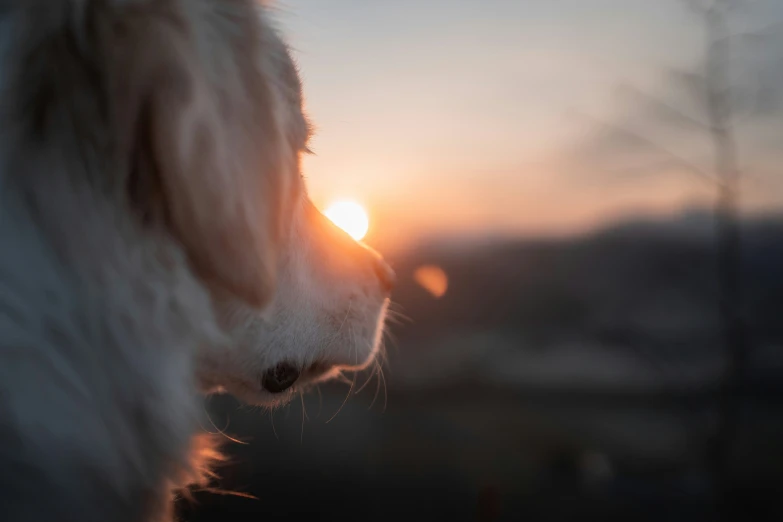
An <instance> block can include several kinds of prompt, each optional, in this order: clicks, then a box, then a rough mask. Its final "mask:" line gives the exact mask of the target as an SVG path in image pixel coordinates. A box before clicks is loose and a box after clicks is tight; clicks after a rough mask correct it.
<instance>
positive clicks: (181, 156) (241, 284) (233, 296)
mask: <svg viewBox="0 0 783 522" xmlns="http://www.w3.org/2000/svg"><path fill="white" fill-rule="evenodd" d="M96 3H97V2H96ZM100 4H101V5H104V6H105V5H108V4H113V7H112V9H114V11H113V14H114V18H113V25H109V28H110V31H108V34H101V35H100V36H101V38H110V39H111V45H109V46H106V48H107V49H111V53H110V55H109V56H108V57H107V58H108V59H107V61H106V63H107V64H109V65H108V67H109V68H110V69H111V71H112V74H110V76H109V78H110V88H111V90H110V92H111V94H112V96H111V99H113V100H115V103H114V104H113V110H114V112H113V114H114V121H115V123H116V125H117V128H116V133H117V136H119V138H120V141H119V143H120V145H121V147H120V151H121V153H123V154H124V155H125V157H127V158H131V160H132V161H131V163H132V167H131V172H130V174H129V179H130V182H129V186H130V188H131V191H130V192H131V199H132V205H133V207H134V208H135V209H136V211H137V212H139V215H140V216H141V218H142V219H144V220H147V221H149V222H150V223H152V225H151V226H155V224H157V223H162V224H163V226H164V227H165V229H166V230H167V231H168V233H170V234H171V235H172V236H174V238H175V239H176V240H177V241H178V242H180V243H181V245H182V246H183V247H184V249H185V251H186V252H187V255H188V258H189V261H190V264H191V266H192V268H193V270H194V271H195V273H196V274H198V276H199V278H200V279H201V280H203V281H204V283H205V284H206V286H207V287H208V288H209V290H210V293H211V294H212V296H213V300H214V303H215V309H216V313H217V316H218V320H219V322H220V324H221V326H222V327H223V329H224V331H226V332H227V333H228V334H229V337H230V339H231V342H229V343H226V344H224V345H220V346H209V347H206V348H204V349H203V350H201V352H200V353H199V361H198V368H199V371H198V374H199V379H200V381H201V383H202V385H203V386H204V387H205V388H207V389H214V388H223V389H225V390H227V391H229V392H231V393H233V394H235V395H237V396H238V397H239V398H241V399H243V400H245V401H247V402H251V403H255V404H264V405H272V404H276V403H279V402H282V401H284V400H286V399H287V398H289V397H290V396H291V395H292V394H293V393H294V391H295V390H298V389H301V388H302V387H303V386H306V385H307V384H309V383H312V382H315V381H318V380H322V379H324V378H327V377H328V376H330V375H333V374H334V373H336V372H339V371H341V370H344V369H358V368H362V367H364V366H366V365H367V364H369V362H370V361H371V360H372V358H373V356H374V354H375V352H376V350H377V347H378V343H379V338H380V332H381V330H382V327H383V321H384V315H385V310H386V304H387V301H388V294H389V291H390V289H391V285H392V282H393V278H394V275H393V272H392V271H391V269H390V268H389V267H388V266H387V265H386V264H385V263H384V262H383V260H382V259H381V258H380V256H379V255H378V254H377V253H375V252H374V251H372V250H371V249H369V248H367V247H365V246H363V245H362V244H360V243H358V242H356V241H354V240H353V239H351V238H350V237H349V236H348V235H347V234H345V233H344V232H343V231H341V230H339V229H338V228H337V227H336V226H334V225H333V224H332V223H331V222H330V221H329V220H328V219H327V218H325V217H324V216H323V215H322V214H321V213H320V212H319V211H318V210H317V209H316V208H315V207H314V206H313V204H312V203H311V202H310V200H309V199H308V196H307V193H306V190H305V187H304V183H303V180H302V177H301V173H300V169H299V165H300V162H299V156H300V155H301V154H302V153H303V152H304V151H305V150H306V142H307V138H308V128H309V126H308V123H307V121H306V118H305V116H304V114H303V109H302V91H301V83H300V79H299V75H298V72H297V69H296V67H295V64H294V62H293V60H292V58H291V56H290V53H289V50H288V48H287V47H286V46H285V44H284V43H283V41H282V40H281V39H280V37H279V35H278V33H277V32H276V31H275V30H274V28H273V27H272V26H271V23H270V21H269V19H268V15H267V13H266V10H265V8H263V7H262V6H259V5H256V3H255V2H253V0H154V1H153V0H146V1H145V0H135V1H123V2H120V1H119V0H115V1H114V2H109V3H107V2H100Z"/></svg>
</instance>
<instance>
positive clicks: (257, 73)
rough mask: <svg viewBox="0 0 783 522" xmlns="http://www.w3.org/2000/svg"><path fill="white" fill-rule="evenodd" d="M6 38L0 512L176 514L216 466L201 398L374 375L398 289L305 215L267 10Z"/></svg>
mask: <svg viewBox="0 0 783 522" xmlns="http://www.w3.org/2000/svg"><path fill="white" fill-rule="evenodd" d="M0 24H1V27H0V52H1V53H2V54H1V55H0V60H1V61H0V67H2V70H3V75H2V76H0V89H1V91H2V97H0V100H2V101H0V133H2V134H1V135H0V249H1V250H2V255H0V332H1V333H2V335H0V518H2V519H3V520H4V521H6V522H22V521H25V522H26V521H40V520H63V521H79V522H105V521H107V520H112V521H119V522H126V521H127V522H138V521H165V520H169V518H170V516H171V509H170V506H171V498H172V491H175V490H177V489H178V488H181V487H183V486H185V485H186V484H187V483H188V482H192V481H198V480H201V479H202V477H203V476H204V475H205V474H208V473H209V469H208V466H209V464H210V461H212V460H213V459H215V458H218V455H217V453H216V452H215V450H214V448H213V447H212V446H211V445H209V444H206V443H205V440H206V439H205V438H203V437H202V434H203V429H202V428H201V426H202V425H203V424H202V418H201V416H202V415H203V409H202V405H201V402H200V401H201V399H200V394H201V393H211V392H214V391H226V392H229V393H232V394H234V395H236V396H237V397H238V398H240V399H241V400H243V401H245V402H248V403H251V404H256V405H262V406H268V407H274V406H276V405H279V404H283V403H285V402H286V401H287V400H289V399H290V398H291V397H292V396H294V395H295V394H296V393H298V392H300V391H302V390H304V389H306V388H307V387H308V386H310V385H311V384H313V383H316V382H319V381H321V380H325V379H328V378H330V377H332V376H334V375H335V374H337V373H339V372H343V371H352V370H358V369H362V368H364V367H366V366H367V365H368V364H371V362H372V361H373V360H374V359H375V357H376V353H377V351H378V346H379V339H380V336H381V332H382V329H383V324H384V318H385V314H386V309H387V304H388V298H389V293H390V290H391V287H392V285H393V282H394V273H393V272H392V270H391V269H390V268H389V266H388V265H387V264H386V263H385V262H384V261H383V260H382V259H381V257H380V256H379V255H378V254H377V253H376V252H374V251H372V250H371V249H369V248H368V247H366V246H364V245H362V244H360V243H358V242H356V241H354V240H353V239H351V238H350V237H348V236H347V234H345V233H343V232H342V231H341V230H339V229H338V228H336V227H335V226H334V225H332V224H331V223H330V222H329V220H328V219H326V218H325V217H324V216H323V215H322V214H321V213H320V212H319V211H318V210H317V209H316V208H315V207H314V205H313V204H312V203H311V202H310V200H309V199H308V196H307V193H306V189H305V186H304V182H303V180H302V176H301V172H300V156H301V155H302V154H304V153H306V152H307V143H308V139H309V134H310V130H309V129H310V125H309V124H308V121H307V119H306V116H305V114H304V112H303V100H302V86H301V83H300V79H299V74H298V71H297V68H296V66H295V63H294V61H293V60H292V57H291V53H290V52H289V49H288V48H287V46H286V45H285V44H284V42H283V40H282V39H281V37H280V35H279V32H278V31H277V29H276V28H275V27H274V23H273V20H272V17H271V16H270V12H269V7H268V6H265V5H261V4H258V3H256V2H254V1H253V0H0ZM205 466H206V467H205Z"/></svg>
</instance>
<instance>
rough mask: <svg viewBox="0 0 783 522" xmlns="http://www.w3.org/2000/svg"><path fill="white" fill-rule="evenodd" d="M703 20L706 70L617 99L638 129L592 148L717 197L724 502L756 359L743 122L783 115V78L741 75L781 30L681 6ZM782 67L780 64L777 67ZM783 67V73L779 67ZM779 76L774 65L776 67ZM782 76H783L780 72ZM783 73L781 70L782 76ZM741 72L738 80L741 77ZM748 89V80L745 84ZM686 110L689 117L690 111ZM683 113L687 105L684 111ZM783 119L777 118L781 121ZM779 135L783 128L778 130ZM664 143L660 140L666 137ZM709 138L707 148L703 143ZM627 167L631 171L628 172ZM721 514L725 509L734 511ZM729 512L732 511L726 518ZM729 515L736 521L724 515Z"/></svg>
mask: <svg viewBox="0 0 783 522" xmlns="http://www.w3.org/2000/svg"><path fill="white" fill-rule="evenodd" d="M681 2H682V5H683V6H684V7H685V8H687V10H688V11H690V13H692V14H693V15H695V17H696V19H697V20H698V22H699V24H700V26H701V28H702V30H703V32H704V38H705V43H704V48H703V55H702V58H701V63H700V64H699V65H698V66H697V67H696V68H695V69H694V70H693V71H682V70H675V69H673V70H670V71H669V74H668V80H669V81H668V83H667V85H668V87H670V88H671V90H672V92H671V93H669V94H672V93H673V96H668V97H667V96H656V95H651V94H648V93H645V92H643V91H641V90H639V89H637V88H634V87H629V86H625V87H623V88H621V89H620V91H619V94H620V95H622V96H623V98H624V99H625V100H627V101H630V102H631V104H632V106H633V108H634V113H635V114H636V115H637V116H640V121H639V122H637V123H640V127H639V126H637V128H636V129H634V128H632V127H631V125H630V123H629V122H626V121H624V122H622V123H617V124H615V123H603V124H602V125H601V126H602V130H601V132H600V134H599V135H598V139H597V140H596V139H593V140H591V142H590V143H589V144H588V147H592V148H593V149H592V150H591V152H590V153H591V154H592V155H593V156H594V157H595V156H600V157H601V158H604V159H605V158H610V159H612V160H613V161H615V162H617V161H618V160H619V161H622V156H624V157H625V159H629V154H630V158H632V159H633V161H634V162H635V163H634V164H633V165H631V167H632V169H633V170H646V171H652V172H662V171H666V170H676V171H680V172H682V171H687V172H690V173H693V174H696V175H698V176H699V177H701V178H704V179H705V180H707V181H708V183H710V184H711V186H713V187H714V189H715V206H714V217H715V238H716V260H717V266H716V269H717V270H716V273H717V276H718V281H717V283H718V285H717V287H718V289H719V303H718V306H719V308H718V309H719V314H720V327H721V329H722V335H721V337H722V339H723V348H724V350H725V356H726V357H725V366H724V373H723V376H722V379H721V382H720V383H719V392H718V397H717V408H718V417H717V419H718V421H717V425H716V429H715V431H714V434H713V435H714V436H713V438H712V440H711V445H710V448H709V449H710V451H709V452H708V455H709V464H710V468H711V469H712V471H713V474H714V479H715V481H716V488H717V490H716V493H717V495H718V498H719V499H722V501H727V499H728V498H729V495H728V493H729V488H730V480H731V473H730V471H731V470H730V468H731V456H732V448H733V445H734V441H735V438H736V431H737V425H738V407H739V394H740V392H741V389H742V387H743V376H744V375H745V373H746V366H747V357H748V350H749V348H750V347H749V346H748V339H747V337H746V335H745V332H744V329H743V318H742V309H743V296H742V288H743V284H742V280H741V278H742V261H741V250H742V249H741V229H740V181H741V176H742V172H741V167H740V161H739V151H738V149H739V142H738V136H737V130H736V127H737V122H738V121H739V119H742V120H743V123H747V122H748V121H749V120H756V121H761V120H763V119H764V118H765V117H767V116H768V115H769V114H770V113H773V112H776V111H779V109H780V106H781V100H783V78H779V77H778V76H779V75H780V74H779V73H775V72H770V71H768V70H765V68H764V67H763V66H762V67H756V69H755V70H754V71H753V73H754V74H751V73H750V72H748V71H739V69H738V66H739V65H744V64H745V63H746V62H747V61H748V58H747V57H748V56H749V55H752V54H753V53H754V52H758V51H760V50H764V49H763V43H764V42H765V41H766V39H768V38H769V37H770V36H775V35H777V34H778V33H776V29H777V27H771V28H767V29H766V30H763V31H758V32H754V33H747V34H731V32H730V29H729V20H730V18H731V17H732V16H733V15H734V14H735V10H736V9H737V8H739V7H740V6H742V5H743V4H744V3H745V2H742V1H740V0H681ZM773 63H774V62H773ZM775 65H777V66H778V67H780V65H783V64H781V63H775ZM773 67H774V65H773ZM774 70H778V69H773V71H774ZM780 70H783V68H781V69H780ZM737 73H740V74H737ZM738 79H739V80H741V81H738ZM683 104H685V105H687V106H689V107H690V108H691V110H690V111H687V110H684V109H683V108H681V106H682V105H683ZM678 105H679V106H678ZM778 114H779V113H778ZM778 130H779V129H778ZM655 131H662V132H663V134H664V135H665V137H664V138H663V139H665V138H668V139H670V140H671V139H672V137H675V140H678V141H682V142H684V143H686V146H687V144H693V143H694V142H695V140H702V141H703V142H705V143H706V144H707V145H708V147H707V150H708V152H709V155H710V156H711V158H710V161H709V166H706V167H705V166H702V165H700V164H699V161H693V160H690V159H687V158H686V156H685V155H682V154H681V153H680V152H679V151H676V152H675V151H674V150H672V147H671V146H670V145H661V144H659V140H658V139H656V138H653V137H651V134H654V133H655ZM659 137H660V134H659ZM705 138H706V140H705ZM625 167H628V165H625ZM721 507H723V508H725V507H726V505H722V506H721ZM721 511H722V512H724V513H726V510H725V509H721ZM726 516H730V515H728V514H727V515H726Z"/></svg>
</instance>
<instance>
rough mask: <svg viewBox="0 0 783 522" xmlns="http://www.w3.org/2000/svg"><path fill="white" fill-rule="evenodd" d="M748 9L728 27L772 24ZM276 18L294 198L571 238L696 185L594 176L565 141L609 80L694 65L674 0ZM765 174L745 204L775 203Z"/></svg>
mask: <svg viewBox="0 0 783 522" xmlns="http://www.w3.org/2000/svg"><path fill="white" fill-rule="evenodd" d="M751 3H752V4H753V6H752V10H748V11H747V12H745V13H744V14H743V15H742V16H738V17H737V21H736V27H735V28H736V29H737V30H738V31H742V30H745V29H746V28H748V27H758V26H760V25H759V24H761V23H762V22H763V23H766V22H768V21H770V20H781V21H783V8H781V6H783V2H778V0H766V1H762V0H756V1H753V0H751ZM276 18H277V20H278V23H279V26H280V28H281V30H282V32H283V33H284V34H285V36H286V38H287V39H288V41H289V42H290V44H291V45H292V47H293V50H294V54H295V58H296V59H297V61H298V62H299V65H300V68H301V74H302V77H303V81H304V86H305V96H306V110H307V112H308V114H309V116H310V118H311V120H312V122H313V123H314V125H315V127H316V133H315V136H314V138H313V141H312V143H311V148H312V149H313V150H314V152H315V154H314V155H312V156H308V157H306V158H305V160H304V163H303V168H304V174H305V176H306V178H307V183H308V188H309V191H310V194H311V197H312V198H313V200H314V201H315V202H316V204H318V205H319V206H321V207H324V206H326V205H328V203H329V202H331V201H333V200H337V199H345V198H350V199H354V200H356V201H358V202H360V203H361V204H363V205H364V206H365V207H366V208H367V209H368V211H369V213H370V217H371V236H372V235H373V234H374V235H375V236H378V237H379V236H382V237H383V238H385V239H386V240H387V241H388V242H390V243H397V244H402V243H406V242H410V241H413V240H414V239H415V238H420V237H422V236H425V237H426V236H430V235H439V234H445V235H453V234H458V235H459V234H471V235H475V234H494V233H504V234H507V233H511V234H525V235H529V234H536V235H541V234H544V235H546V234H561V233H573V232H579V231H582V230H587V229H590V228H591V227H594V226H596V225H599V224H601V223H605V222H607V221H610V220H613V219H617V218H620V217H622V216H626V215H629V214H661V213H671V212H677V211H678V210H679V209H681V208H682V207H683V206H690V205H698V204H703V203H706V202H708V201H709V198H710V197H711V194H712V187H711V186H710V185H709V184H705V183H704V181H703V180H699V179H695V178H694V176H690V175H689V174H687V173H686V174H683V173H681V172H680V173H668V174H667V175H650V174H649V173H648V174H647V175H644V176H638V175H633V176H628V175H626V174H617V173H611V174H607V173H606V172H604V171H603V170H602V169H601V168H599V167H596V166H595V165H593V164H592V162H591V161H585V156H584V155H583V154H581V155H580V152H579V151H580V150H583V149H584V144H585V142H587V143H590V142H591V140H592V139H593V135H594V134H595V133H596V129H599V128H601V126H602V125H603V122H615V121H620V122H622V120H621V119H619V118H620V117H623V118H624V117H625V113H623V112H622V110H620V109H619V108H618V107H619V106H620V103H619V102H618V98H617V92H618V86H621V85H634V86H638V87H639V88H641V89H643V90H645V91H648V90H649V91H650V92H657V91H658V90H660V88H661V87H666V85H667V83H666V80H665V76H664V73H665V71H666V70H667V68H671V67H677V68H681V69H688V68H692V67H693V64H695V63H698V58H699V56H701V44H702V42H703V34H702V32H701V31H700V26H699V25H698V24H696V23H695V19H694V17H693V16H691V15H689V14H688V13H687V12H686V11H684V10H683V9H682V5H681V3H679V2H678V1H677V0H655V1H650V0H589V1H588V0H546V1H545V0H481V1H475V0H473V1H466V0H395V1H387V0H330V1H325V0H280V1H278V2H277V7H276ZM762 25H763V24H762ZM781 48H783V46H781ZM781 56H783V53H781ZM672 136H673V135H672ZM680 143H682V141H677V143H675V144H674V145H678V144H680ZM767 165H768V166H770V165H771V168H772V170H774V166H775V165H776V163H775V161H773V160H770V161H768V162H767ZM780 181H783V174H782V175H781V176H780ZM771 183H773V185H768V184H763V185H760V187H754V188H753V189H752V190H748V191H747V193H746V200H745V201H744V204H745V205H746V206H747V208H749V209H761V208H775V207H776V206H780V205H781V204H783V200H781V199H778V198H777V196H775V194H776V192H775V190H772V189H771V188H770V187H775V188H776V189H777V190H778V192H779V193H780V194H783V183H780V182H779V181H778V180H774V179H773V180H772V182H771ZM778 187H779V189H778Z"/></svg>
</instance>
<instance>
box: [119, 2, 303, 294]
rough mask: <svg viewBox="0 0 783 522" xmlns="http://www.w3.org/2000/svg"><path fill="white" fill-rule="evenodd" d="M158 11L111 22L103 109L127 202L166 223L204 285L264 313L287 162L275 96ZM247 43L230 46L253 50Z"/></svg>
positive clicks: (194, 29)
mask: <svg viewBox="0 0 783 522" xmlns="http://www.w3.org/2000/svg"><path fill="white" fill-rule="evenodd" d="M167 3H168V2H161V3H155V2H151V4H154V5H156V6H158V7H157V10H156V11H155V12H153V13H148V14H143V15H139V16H138V17H134V16H125V15H123V16H121V17H118V19H119V21H118V22H117V25H115V26H114V28H113V34H112V36H111V38H112V40H113V44H112V46H111V49H112V54H111V55H110V56H109V60H107V61H108V63H109V64H110V65H109V67H110V69H111V74H110V90H111V93H112V99H113V103H112V107H113V109H114V115H115V118H114V120H115V124H116V125H117V129H116V132H117V135H118V136H119V137H120V142H121V146H120V147H119V150H121V151H123V152H122V153H123V154H125V158H124V159H125V161H126V162H127V165H128V166H129V168H130V172H129V180H130V183H131V185H133V187H135V189H134V191H135V194H133V195H132V198H131V199H132V201H133V204H134V205H135V206H137V207H141V209H142V211H143V212H144V213H145V214H146V215H147V216H148V217H149V216H152V219H154V220H156V221H160V222H163V223H165V226H166V227H167V228H168V230H169V232H170V233H171V234H172V235H173V236H174V237H175V238H176V239H177V240H178V241H179V242H180V243H181V244H182V245H183V246H184V248H185V250H186V252H187V255H188V259H189V261H190V264H191V266H192V268H193V269H194V271H195V272H196V273H197V274H198V276H199V277H201V278H202V279H203V280H204V281H205V282H206V283H207V284H208V285H210V286H211V287H212V288H215V287H218V288H220V289H222V290H227V291H229V292H230V293H232V294H233V295H235V296H237V297H239V298H241V299H242V300H244V301H246V302H247V303H248V304H250V305H252V306H256V307H262V306H264V305H265V304H266V303H267V302H268V301H269V299H270V298H271V297H272V295H273V293H274V283H275V276H276V269H277V249H278V243H279V239H280V228H281V223H280V216H279V213H280V208H279V206H280V201H281V200H282V199H285V197H286V196H285V192H286V191H285V188H286V183H285V179H284V177H283V176H284V174H286V173H287V172H288V170H289V168H290V167H289V168H287V165H284V162H285V161H291V160H287V156H286V154H285V153H284V149H283V147H284V145H285V144H284V140H283V137H282V132H281V131H280V129H279V124H278V122H277V120H276V115H275V113H274V112H273V109H274V107H275V104H274V99H273V96H274V93H273V92H272V89H273V86H272V85H271V84H270V82H269V80H268V79H265V78H264V77H263V75H262V74H261V71H259V70H258V65H257V63H258V62H256V63H252V62H253V60H252V59H250V58H248V57H247V56H244V57H243V56H235V55H236V54H237V52H236V49H234V48H232V47H230V46H229V43H227V42H221V41H220V38H217V39H214V38H212V40H213V41H211V42H210V46H211V47H210V48H209V49H207V50H206V51H205V50H204V48H203V46H202V47H201V48H199V45H197V44H198V43H199V42H198V41H196V40H198V39H199V38H202V39H203V41H207V40H208V38H207V36H208V35H206V36H205V35H203V34H199V25H198V24H197V23H194V21H193V20H192V19H190V20H189V19H188V17H187V16H184V14H182V13H177V12H175V11H173V9H174V8H173V7H172V8H171V9H172V11H171V12H161V11H162V8H161V7H160V6H161V4H162V5H164V6H165V5H166V4H167ZM171 4H172V5H173V4H179V5H182V4H183V3H181V2H171ZM213 36H214V35H213ZM248 36H250V35H248ZM226 40H227V41H228V40H229V38H228V37H227V38H226ZM247 40H248V41H244V42H240V43H243V44H245V45H252V43H253V42H252V39H251V38H250V37H248V39H247ZM203 41H202V42H201V43H203ZM221 45H223V47H221ZM233 45H236V44H235V43H234V44H233ZM199 50H200V51H201V52H202V53H209V56H210V57H211V59H212V60H213V61H214V62H221V63H217V65H215V64H214V63H209V62H207V61H206V60H207V58H209V57H203V56H200V55H199ZM242 52H244V53H249V52H253V53H257V52H258V50H257V49H254V50H244V51H242ZM242 59H244V60H245V61H246V63H241V60H242ZM238 62H239V63H238ZM228 64H231V65H228ZM220 67H222V68H223V74H218V69H219V68H220ZM139 187H141V188H142V189H139Z"/></svg>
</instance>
